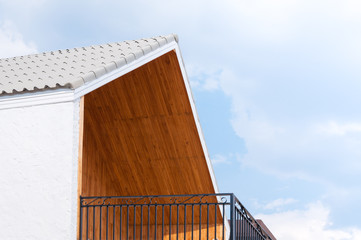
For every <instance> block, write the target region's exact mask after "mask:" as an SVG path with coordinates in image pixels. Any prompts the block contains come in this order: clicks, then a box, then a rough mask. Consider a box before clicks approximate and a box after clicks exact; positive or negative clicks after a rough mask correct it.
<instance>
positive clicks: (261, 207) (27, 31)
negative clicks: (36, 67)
mask: <svg viewBox="0 0 361 240" xmlns="http://www.w3.org/2000/svg"><path fill="white" fill-rule="evenodd" d="M360 29H361V3H360V2H359V1H356V0H344V1H336V0H317V1H311V0H274V1H267V0H253V1H247V0H240V1H236V0H225V1H212V0H208V1H205V0H199V1H189V0H184V1H172V0H169V1H159V0H155V1H140V0H135V1H127V2H125V1H111V0H103V1H99V0H93V1H92V0H89V1H48V0H28V1H21V0H13V1H3V0H0V46H1V48H0V55H1V57H8V56H14V55H21V54H27V53H33V52H42V51H49V50H55V49H63V48H72V47H76V46H86V45H91V44H100V43H106V42H115V41H122V40H127V39H138V38H142V37H151V36H156V35H162V34H168V33H177V34H178V35H179V37H180V42H179V44H180V47H181V51H182V54H183V58H184V61H185V64H186V69H187V72H188V75H189V79H190V81H191V85H192V89H193V93H194V98H195V101H196V105H197V109H198V113H199V117H200V121H201V124H202V127H203V131H204V135H205V138H206V142H207V145H208V149H209V152H210V156H211V159H212V160H213V162H214V169H215V172H216V178H217V180H218V183H219V187H220V190H221V191H222V192H235V193H236V195H237V196H238V198H239V199H240V200H241V201H242V202H243V203H244V204H245V205H246V206H247V207H248V208H249V210H250V211H251V212H252V213H253V214H254V215H256V216H258V217H262V218H263V219H264V221H265V222H266V224H267V225H268V226H269V227H270V228H271V229H272V231H273V232H274V233H275V235H276V236H277V237H278V239H281V240H282V239H291V240H292V239H361V218H360V217H359V214H358V213H360V212H361V204H360V202H361V186H360V185H361V110H360V109H361V108H360V107H361V94H360V93H361V81H360V79H361V68H360V62H361V44H360V43H361V31H360Z"/></svg>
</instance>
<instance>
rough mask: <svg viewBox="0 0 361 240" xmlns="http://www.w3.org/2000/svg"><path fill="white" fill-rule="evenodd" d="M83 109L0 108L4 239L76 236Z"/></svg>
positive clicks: (72, 106)
mask: <svg viewBox="0 0 361 240" xmlns="http://www.w3.org/2000/svg"><path fill="white" fill-rule="evenodd" d="M78 111H79V101H76V102H75V103H74V102H67V103H57V104H50V105H41V106H33V107H24V108H14V109H5V110H0V229H1V230H0V239H4V240H20V239H27V240H35V239H36V240H42V239H44V240H45V239H46V240H49V239H52V240H56V239H59V240H60V239H61V240H64V239H76V224H77V223H76V217H77V212H76V208H77V198H76V197H77V196H76V195H77V194H76V193H77V154H78V120H79V119H78V116H79V115H78V113H79V112H78Z"/></svg>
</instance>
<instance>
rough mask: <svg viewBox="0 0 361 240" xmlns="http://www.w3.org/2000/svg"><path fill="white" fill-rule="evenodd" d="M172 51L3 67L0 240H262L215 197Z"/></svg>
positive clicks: (81, 52)
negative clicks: (246, 235) (239, 236)
mask: <svg viewBox="0 0 361 240" xmlns="http://www.w3.org/2000/svg"><path fill="white" fill-rule="evenodd" d="M177 42H178V38H177V36H176V35H168V36H160V37H155V38H149V39H141V40H137V41H125V42H119V43H111V44H104V45H97V46H90V47H80V48H74V49H66V50H59V51H53V52H46V53H40V54H34V55H28V56H21V57H14V58H6V59H1V60H0V154H1V157H0V158H1V160H0V163H1V168H0V192H1V198H0V212H1V217H0V226H2V227H1V228H2V231H0V239H29V240H32V239H37V240H41V239H77V238H78V239H92V240H93V239H133V238H134V239H135V238H137V239H139V238H140V237H143V238H148V239H149V238H151V239H153V238H169V239H176V238H177V239H178V238H182V239H190V238H193V237H194V236H197V237H199V239H226V238H229V237H230V238H232V239H234V237H235V236H236V232H237V231H239V230H240V228H241V226H240V225H239V226H238V224H237V219H238V220H240V219H246V220H247V222H248V227H250V228H252V229H253V230H254V232H253V233H252V234H253V235H254V236H259V237H260V238H259V239H271V238H269V236H267V234H266V233H265V232H264V231H263V230H262V228H261V227H260V226H259V225H258V224H257V223H256V222H255V220H254V219H253V217H251V215H250V214H249V213H248V211H246V210H245V208H244V207H243V205H242V204H241V203H240V202H239V201H238V200H237V199H236V198H235V197H234V195H233V194H219V190H218V187H217V183H216V180H215V177H214V173H213V169H212V165H211V162H210V159H209V156H208V152H207V148H206V144H205V141H204V138H203V134H202V131H201V127H200V123H199V120H198V117H197V113H196V108H195V105H194V102H193V98H192V94H191V90H190V86H189V82H188V79H187V75H186V71H185V68H184V64H183V61H182V57H181V53H180V49H179V46H178V43H177ZM226 212H227V213H226ZM227 214H228V215H227ZM227 218H229V219H230V220H231V221H230V224H229V223H228V221H227ZM237 229H238V230H237ZM253 235H252V236H253Z"/></svg>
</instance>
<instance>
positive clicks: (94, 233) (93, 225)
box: [93, 206, 95, 239]
mask: <svg viewBox="0 0 361 240" xmlns="http://www.w3.org/2000/svg"><path fill="white" fill-rule="evenodd" d="M93 239H95V206H94V207H93Z"/></svg>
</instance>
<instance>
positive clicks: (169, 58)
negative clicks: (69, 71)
mask: <svg viewBox="0 0 361 240" xmlns="http://www.w3.org/2000/svg"><path fill="white" fill-rule="evenodd" d="M196 193H214V188H213V184H212V181H211V177H210V173H209V171H208V167H207V163H206V159H205V156H204V152H203V149H202V146H201V142H200V138H199V135H198V131H197V128H196V124H195V120H194V117H193V114H192V109H191V106H190V103H189V98H188V95H187V91H186V88H185V85H184V80H183V77H182V74H181V70H180V68H179V63H178V60H177V57H176V54H175V52H169V53H167V54H165V55H163V56H161V57H159V58H157V59H155V60H153V61H151V62H149V63H147V64H146V65H144V66H142V67H140V68H138V69H136V70H134V71H132V72H130V73H128V74H126V75H124V76H122V77H120V78H118V79H116V80H114V81H112V82H110V83H108V84H106V85H104V86H102V87H101V88H99V89H97V90H94V91H93V92H91V93H89V94H87V95H86V96H85V97H84V136H83V160H82V191H81V194H82V195H83V196H109V195H117V196H137V195H159V194H196Z"/></svg>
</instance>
